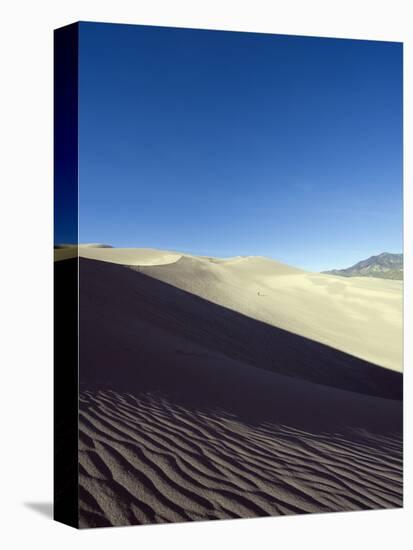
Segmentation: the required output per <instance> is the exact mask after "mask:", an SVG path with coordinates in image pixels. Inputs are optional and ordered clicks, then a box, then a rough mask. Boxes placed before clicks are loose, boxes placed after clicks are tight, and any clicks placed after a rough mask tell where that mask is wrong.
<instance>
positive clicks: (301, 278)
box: [57, 248, 403, 527]
mask: <svg viewBox="0 0 413 550" xmlns="http://www.w3.org/2000/svg"><path fill="white" fill-rule="evenodd" d="M109 250H110V249H107V250H105V249H99V250H98V249H93V248H89V249H88V251H87V252H86V254H88V253H89V251H91V254H92V255H93V256H95V255H98V256H99V259H96V258H95V259H91V258H89V257H88V258H86V257H81V258H80V260H79V273H80V288H79V295H80V309H79V322H80V340H79V357H80V365H81V368H80V388H81V400H80V410H79V434H80V449H79V464H80V466H79V498H80V513H79V521H80V526H82V527H90V526H103V525H124V524H136V523H162V522H170V521H184V520H203V519H218V518H231V517H234V518H235V517H253V516H262V515H282V514H293V513H308V512H323V511H341V510H358V509H371V508H391V507H397V506H401V505H402V494H403V493H402V402H401V398H402V388H403V386H402V375H401V374H400V373H398V372H394V371H393V370H390V369H387V368H382V367H380V366H377V364H375V363H374V361H371V362H370V361H367V360H365V359H362V358H360V357H357V356H356V354H351V353H348V352H345V351H342V350H341V349H340V347H339V346H337V347H336V346H331V345H326V344H325V343H323V341H322V340H323V338H327V337H329V338H331V339H332V341H334V338H339V341H340V342H341V348H343V347H344V348H345V347H346V346H347V347H350V344H349V342H350V341H351V338H353V337H354V330H353V329H352V327H351V322H352V321H353V322H356V321H357V315H358V314H359V316H362V315H367V317H368V318H369V322H368V323H364V324H363V323H362V322H361V320H360V319H359V320H358V323H359V324H358V325H357V330H358V331H361V334H360V335H359V340H360V342H359V345H361V344H362V342H363V339H364V338H366V339H367V341H369V339H371V345H372V341H373V337H375V338H376V340H377V346H379V351H377V350H375V349H373V347H372V350H371V352H369V349H368V346H365V348H363V353H364V354H365V355H369V354H370V355H371V356H373V357H375V356H376V355H377V354H378V353H379V352H380V349H383V350H384V351H387V354H388V355H386V362H387V361H388V360H389V357H391V354H392V353H394V354H395V356H397V351H398V350H397V345H396V343H395V340H394V339H393V337H392V332H391V330H390V329H389V327H388V326H387V325H391V324H392V323H393V324H394V326H397V323H398V322H400V319H398V318H397V313H396V312H397V308H398V306H397V302H398V300H399V299H400V294H401V292H400V290H401V289H400V286H398V285H397V283H396V284H394V283H395V282H394V281H381V280H372V281H371V284H370V281H368V280H364V279H363V280H358V279H352V280H345V281H342V279H339V280H337V278H335V277H333V276H323V275H318V274H311V273H306V272H303V271H301V270H298V269H294V268H290V267H288V266H284V265H282V264H279V263H277V262H273V261H272V260H269V259H266V258H231V259H227V260H225V259H215V258H198V257H191V256H188V255H179V254H178V253H177V254H176V256H177V257H173V253H169V252H167V253H165V254H164V253H161V252H160V251H151V250H143V251H142V250H139V251H130V250H129V251H127V252H125V254H123V252H118V256H117V260H121V259H122V257H123V259H124V258H126V257H127V258H128V259H129V262H131V261H133V262H135V263H134V267H133V268H131V267H130V265H132V264H131V263H129V266H125V265H119V263H117V262H111V261H102V256H101V255H102V254H103V255H104V256H105V258H106V260H107V259H108V255H107V252H109ZM83 254H84V250H82V251H81V252H80V255H81V256H83ZM113 257H114V256H112V258H113ZM73 261H76V260H68V261H67V262H64V261H63V262H58V263H57V270H58V272H60V273H61V276H62V277H65V269H66V267H67V266H68V265H69V262H73ZM151 262H152V265H151ZM144 264H146V265H144ZM154 264H155V265H154ZM336 283H338V284H339V285H340V284H341V283H344V287H343V286H337V285H336ZM347 283H350V285H347ZM383 283H385V284H384V285H383ZM386 283H389V284H388V285H386ZM375 300H376V301H377V304H376V303H375ZM380 307H384V308H387V309H385V312H386V315H387V316H386V318H384V317H383V312H381V314H379V312H378V310H379V309H380ZM392 312H393V316H394V317H392V316H391V313H392ZM323 314H324V315H325V316H327V320H325V319H324V321H323V319H322V317H323ZM375 315H376V316H377V317H378V319H373V317H374V316H375ZM329 316H330V317H329ZM337 316H338V318H339V320H337V319H336V317H337ZM369 316H371V318H370V317H369ZM299 322H300V323H302V325H301V331H302V332H304V333H305V335H303V334H299V331H298V330H288V327H291V326H293V327H295V328H296V329H297V327H299V326H298V325H297V324H295V325H294V323H299ZM370 322H371V323H372V324H373V328H372V327H370V326H369V325H370ZM285 327H287V330H286V328H285ZM393 328H394V327H393ZM340 329H341V330H344V331H345V337H344V336H340V332H339V331H340ZM328 330H330V332H328ZM386 330H388V333H387V332H386ZM394 330H395V331H396V329H395V328H394ZM311 331H313V332H311ZM313 333H315V334H317V335H318V339H316V338H314V339H313V338H311V335H312V334H313ZM340 337H341V340H340ZM379 340H380V342H379ZM352 345H353V347H354V345H355V344H354V342H353V343H352ZM380 346H382V347H381V348H380ZM387 346H390V348H392V346H393V350H392V351H390V352H389V351H388V350H387ZM355 347H356V349H358V348H357V346H355ZM360 349H361V348H360ZM360 355H362V354H361V353H360Z"/></svg>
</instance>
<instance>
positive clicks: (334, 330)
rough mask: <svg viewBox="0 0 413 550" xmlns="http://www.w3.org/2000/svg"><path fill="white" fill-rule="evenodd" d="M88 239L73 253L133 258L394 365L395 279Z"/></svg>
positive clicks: (220, 299)
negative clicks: (108, 245)
mask: <svg viewBox="0 0 413 550" xmlns="http://www.w3.org/2000/svg"><path fill="white" fill-rule="evenodd" d="M95 246H96V245H88V246H83V247H81V248H80V250H79V255H80V256H81V257H83V258H89V259H95V260H100V261H105V262H111V263H116V264H124V265H130V266H134V267H135V268H137V269H139V270H140V272H141V273H145V274H146V275H149V276H151V277H154V278H156V279H158V280H160V281H163V282H166V283H168V284H170V285H173V286H175V287H178V288H181V289H182V290H185V291H187V292H190V293H191V294H195V295H197V296H200V297H201V298H204V299H206V300H209V301H211V302H213V303H216V304H219V305H222V306H224V307H227V308H229V309H232V310H234V311H237V312H240V313H243V314H244V315H247V316H248V317H251V318H252V319H257V320H260V321H263V322H264V323H267V324H269V325H272V326H275V327H279V328H282V329H285V330H287V331H289V332H292V333H294V334H298V335H301V336H304V337H306V338H310V339H311V340H314V341H316V342H321V343H323V344H326V345H329V346H332V347H334V348H336V349H339V350H341V351H344V352H346V353H349V354H351V355H354V356H356V357H360V358H362V359H365V360H366V361H369V362H372V363H375V364H377V365H380V366H383V367H386V368H389V369H392V370H395V371H399V372H400V371H401V370H402V355H403V341H402V334H403V331H402V319H403V315H402V308H403V294H402V289H403V283H402V281H392V280H382V279H374V278H366V277H354V278H343V277H338V276H334V275H324V274H319V273H310V272H306V271H304V270H301V269H297V268H294V267H290V266H288V265H285V264H282V263H280V262H277V261H274V260H271V259H269V258H263V257H256V256H253V257H236V258H229V259H217V258H207V257H197V256H191V255H188V254H180V253H179V252H173V251H162V250H155V249H144V248H143V249H133V248H119V249H116V248H96V247H95ZM63 252H64V251H63Z"/></svg>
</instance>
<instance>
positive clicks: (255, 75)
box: [79, 23, 402, 270]
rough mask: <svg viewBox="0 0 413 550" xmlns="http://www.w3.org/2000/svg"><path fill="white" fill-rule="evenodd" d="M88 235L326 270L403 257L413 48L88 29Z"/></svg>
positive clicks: (83, 186)
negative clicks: (405, 75) (407, 84)
mask: <svg viewBox="0 0 413 550" xmlns="http://www.w3.org/2000/svg"><path fill="white" fill-rule="evenodd" d="M79 51H80V54H79V59H80V63H79V178H80V185H79V187H80V193H79V205H80V211H79V241H80V242H103V243H108V244H112V245H114V246H125V247H135V246H136V247H155V248H164V249H176V250H181V251H186V252H190V253H194V254H204V255H215V256H235V255H264V256H270V257H273V258H276V259H278V260H280V261H283V262H286V263H289V264H292V265H296V266H299V267H303V268H306V269H311V270H322V269H328V268H335V267H336V268H340V267H346V266H348V265H350V264H352V263H355V262H356V261H358V260H360V259H363V258H365V257H368V256H370V255H372V254H376V253H380V252H383V251H388V252H400V251H401V250H402V46H401V44H398V43H390V42H375V41H356V40H337V39H320V38H306V37H292V36H280V35H263V34H252V33H230V32H219V31H200V30H186V29H168V28H159V27H139V26H132V25H110V24H94V23H82V24H81V25H80V47H79Z"/></svg>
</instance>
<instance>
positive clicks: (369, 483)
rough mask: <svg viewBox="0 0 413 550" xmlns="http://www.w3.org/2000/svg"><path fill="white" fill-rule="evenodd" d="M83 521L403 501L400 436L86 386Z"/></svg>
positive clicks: (152, 520)
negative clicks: (319, 427) (276, 420)
mask: <svg viewBox="0 0 413 550" xmlns="http://www.w3.org/2000/svg"><path fill="white" fill-rule="evenodd" d="M79 440H80V441H79V501H80V526H81V527H97V526H105V525H128V524H137V523H138V524H148V523H164V522H176V521H188V520H207V519H221V518H238V517H244V518H245V517H255V516H273V515H284V514H297V513H309V512H333V511H345V510H363V509H372V508H393V507H399V506H401V505H402V443H401V438H400V437H399V436H394V437H389V436H384V435H373V434H371V433H369V432H367V431H365V430H364V431H361V430H360V431H358V432H355V431H352V432H350V431H344V432H343V433H326V432H323V433H309V432H306V431H302V430H299V429H296V428H293V427H291V426H285V425H280V424H278V425H277V424H271V423H267V422H265V423H262V424H259V423H257V424H256V425H254V424H249V423H247V422H244V421H241V420H240V419H238V418H237V417H236V416H232V415H230V414H228V413H226V412H223V411H219V410H206V409H205V410H194V409H189V408H187V407H184V406H182V405H179V404H178V403H176V402H174V401H172V400H168V399H167V398H165V397H162V396H160V395H157V394H150V393H142V394H138V395H132V394H128V393H117V392H114V391H111V390H101V391H98V390H94V391H83V392H82V393H81V398H80V410H79Z"/></svg>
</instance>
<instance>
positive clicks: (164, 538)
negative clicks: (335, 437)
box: [0, 0, 413, 550]
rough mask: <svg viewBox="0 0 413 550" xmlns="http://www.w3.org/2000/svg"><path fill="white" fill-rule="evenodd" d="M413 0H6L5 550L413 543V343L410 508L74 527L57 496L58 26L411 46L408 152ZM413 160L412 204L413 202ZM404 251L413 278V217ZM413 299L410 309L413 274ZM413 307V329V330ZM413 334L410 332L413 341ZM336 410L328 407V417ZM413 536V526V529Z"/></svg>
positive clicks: (2, 206)
mask: <svg viewBox="0 0 413 550" xmlns="http://www.w3.org/2000/svg"><path fill="white" fill-rule="evenodd" d="M409 3H410V4H411V2H409V1H407V0H406V1H401V0H393V1H390V0H389V1H386V2H383V1H381V0H375V1H370V0H357V1H353V0H342V1H340V0H329V1H328V0H327V1H321V0H303V1H297V0H287V1H285V2H279V1H274V0H273V1H272V2H263V1H260V0H255V2H244V1H241V0H239V1H226V0H220V1H216V0H208V1H207V2H206V1H205V2H199V1H198V2H197V1H195V0H193V1H192V2H191V1H180V0H170V1H169V2H168V1H167V0H165V1H162V2H161V1H158V0H147V1H146V2H142V1H139V0H135V1H124V0H110V1H107V0H100V1H98V0H96V1H91V0H89V1H88V0H83V1H78V0H71V1H68V0H60V1H59V0H55V1H52V0H51V1H42V0H37V1H34V0H31V1H30V0H28V1H26V2H22V1H18V0H15V1H14V2H11V1H10V2H9V3H7V4H6V3H4V2H3V3H2V8H1V11H2V13H1V18H0V25H1V32H0V40H1V48H0V55H1V63H0V94H1V101H0V125H1V126H0V127H1V144H0V151H1V159H2V160H1V162H0V169H1V172H2V174H1V179H0V185H1V195H0V197H1V202H0V226H1V232H0V239H1V241H0V242H1V256H0V265H1V268H0V280H1V283H0V312H1V318H0V319H1V332H0V336H1V345H0V353H1V363H0V367H1V378H0V381H1V386H0V407H1V415H0V419H1V422H2V428H1V432H0V462H1V466H0V472H1V474H0V475H1V480H0V481H1V483H0V508H1V510H0V518H1V526H0V544H2V547H3V548H6V549H7V550H8V549H14V548H40V547H41V548H46V549H48V548H61V549H66V548H70V549H72V548H92V547H94V548H99V549H100V548H128V547H130V548H132V547H134V548H135V547H136V546H137V545H140V547H141V548H149V547H150V548H155V549H156V548H164V547H167V548H179V549H180V550H181V549H186V548H188V549H189V548H191V549H193V548H201V549H202V548H216V549H221V548H228V549H229V548H232V547H239V548H251V547H255V548H266V547H271V548H273V547H279V548H293V549H294V548H303V547H304V548H307V547H309V548H317V549H323V548H326V549H327V548H328V549H329V550H330V549H331V548H335V549H340V548H355V549H361V548H365V549H367V548H372V547H375V549H381V548H386V549H388V548H397V549H400V548H407V547H408V543H407V534H408V532H409V514H410V513H411V510H412V504H411V503H412V497H411V490H412V483H411V474H410V473H411V455H412V453H411V450H412V449H411V447H412V445H411V437H409V430H410V427H411V422H410V421H409V418H411V417H412V407H411V401H412V399H411V397H410V395H409V393H410V391H409V390H410V389H411V387H412V384H411V383H410V373H409V370H410V368H411V364H409V363H410V361H409V359H411V356H412V354H411V346H410V345H408V342H407V341H406V347H407V351H406V361H405V366H406V367H407V369H406V372H405V380H406V393H405V395H406V399H405V402H406V406H405V419H406V421H405V426H406V436H405V440H406V465H405V480H406V486H405V495H406V496H405V509H404V510H393V511H377V512H374V511H373V512H356V513H341V514H329V515H317V516H298V517H297V516H296V517H287V518H268V519H267V518H266V519H257V520H237V521H220V522H207V523H195V524H193V523H192V524H180V525H170V526H155V527H127V528H117V529H98V530H89V531H82V532H79V531H76V530H74V529H71V528H69V527H66V526H63V525H60V524H57V523H54V522H52V521H51V520H50V513H49V515H47V514H45V513H44V512H45V511H48V510H51V499H52V105H53V103H52V30H53V28H56V27H59V26H62V25H65V24H68V23H71V22H74V21H77V20H86V21H110V22H124V23H141V24H154V25H166V26H181V27H201V28H214V29H228V30H242V31H258V32H260V31H263V32H272V33H281V34H303V35H318V36H333V37H348V38H369V39H383V40H395V41H403V42H404V43H405V48H404V52H405V98H406V100H405V151H406V153H407V151H409V149H410V151H411V147H412V139H411V136H412V133H411V131H412V124H411V114H412V110H411V98H412V97H413V96H412V93H413V86H412V32H411V30H410V28H411V27H412V25H411V19H410V24H409V11H408V7H409ZM410 159H411V155H410V157H407V155H406V160H405V168H406V172H405V176H406V177H405V208H406V213H407V205H408V204H411V203H412V191H411V183H412V182H411V169H410ZM406 213H405V221H406V223H405V255H406V257H405V259H406V264H407V266H406V267H407V270H408V274H409V275H408V276H407V279H408V277H409V276H410V277H411V274H412V270H411V263H412V262H411V257H410V254H409V248H410V249H411V240H410V239H409V233H408V231H409V227H410V230H411V222H410V220H409V219H408V215H406ZM405 288H406V303H407V302H410V303H412V300H411V298H412V292H411V284H410V283H409V281H408V280H406V285H405ZM411 311H412V309H411V308H410V312H409V311H407V312H406V318H405V321H406V322H405V330H406V332H405V334H409V333H410V334H412V330H411V329H412V322H411V318H412V315H411ZM406 340H407V338H406ZM326 414H328V411H326ZM412 520H413V517H412ZM410 535H411V529H410Z"/></svg>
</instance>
